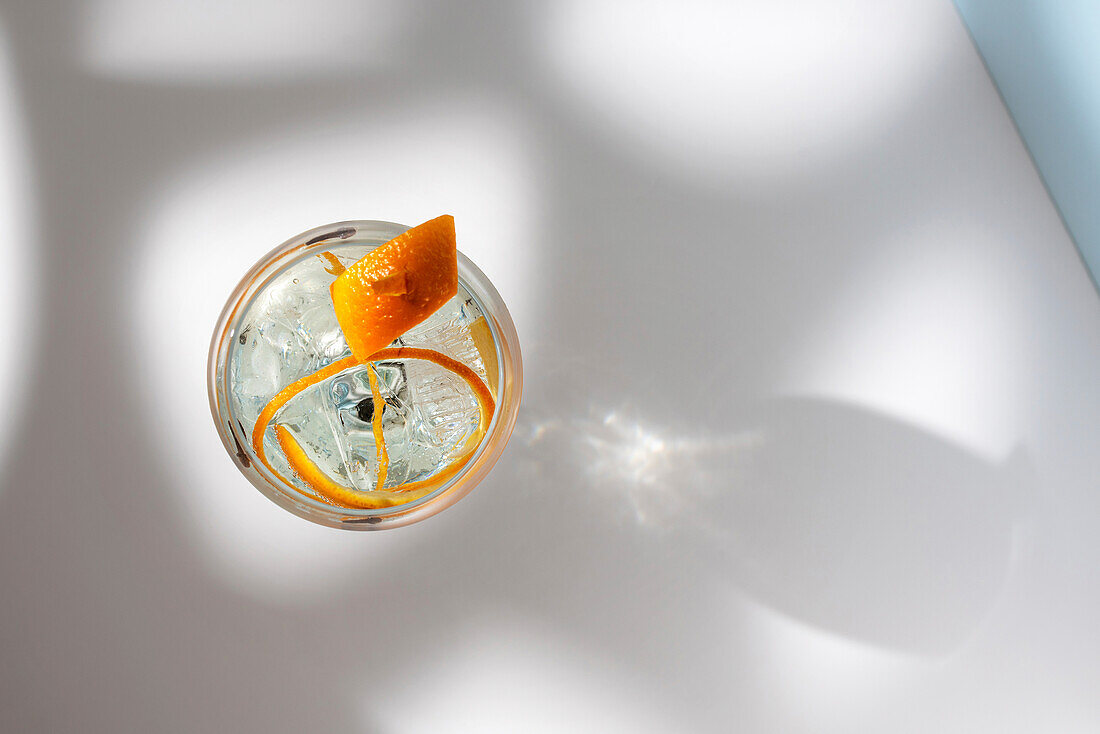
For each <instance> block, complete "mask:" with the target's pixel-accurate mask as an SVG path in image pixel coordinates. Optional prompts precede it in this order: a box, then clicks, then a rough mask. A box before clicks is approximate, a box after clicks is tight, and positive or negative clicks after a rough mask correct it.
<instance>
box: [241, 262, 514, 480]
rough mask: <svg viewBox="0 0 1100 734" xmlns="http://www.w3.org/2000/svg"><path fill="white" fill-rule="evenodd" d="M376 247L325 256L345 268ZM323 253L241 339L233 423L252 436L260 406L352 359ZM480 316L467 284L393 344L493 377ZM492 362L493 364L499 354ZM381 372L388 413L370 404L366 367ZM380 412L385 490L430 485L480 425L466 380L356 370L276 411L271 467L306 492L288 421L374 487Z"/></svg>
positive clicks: (430, 372)
mask: <svg viewBox="0 0 1100 734" xmlns="http://www.w3.org/2000/svg"><path fill="white" fill-rule="evenodd" d="M370 249H371V246H369V245H361V244H343V245H340V246H333V247H329V248H327V251H328V252H331V253H333V254H334V255H336V256H337V257H338V258H339V259H340V260H341V261H342V262H343V263H344V264H345V265H350V264H351V263H353V262H355V261H356V260H358V259H359V258H361V257H362V256H363V255H364V254H366V253H367V252H368V251H369V250H370ZM322 251H323V250H321V249H319V248H318V249H316V250H314V251H313V252H312V253H311V254H309V255H308V256H305V257H303V258H302V259H301V260H299V261H297V262H296V263H294V264H292V265H291V266H289V267H288V268H287V269H286V270H284V271H283V272H282V273H280V274H279V275H277V276H275V277H274V278H273V279H272V280H271V281H270V282H269V283H268V284H266V285H265V286H264V287H263V288H261V289H260V291H259V292H257V293H256V295H255V297H254V298H253V299H252V302H251V303H250V304H249V305H248V307H247V309H246V310H245V312H244V314H243V316H242V318H241V320H240V322H239V324H240V327H239V328H238V329H237V331H236V332H235V334H234V340H233V343H232V346H231V348H230V353H229V376H230V385H229V394H230V396H231V400H232V408H233V413H234V416H235V418H236V419H237V420H238V421H239V422H240V423H241V428H242V431H243V432H244V433H245V434H246V435H249V434H251V432H252V426H253V425H254V424H255V422H256V419H257V418H258V417H259V415H260V411H261V410H263V407H264V406H265V405H266V404H267V403H268V402H269V401H270V400H271V399H272V398H273V397H274V396H275V395H276V394H277V393H278V392H279V391H281V390H282V389H283V388H284V387H286V386H287V385H289V384H290V383H292V382H294V381H296V380H299V379H301V378H303V377H306V376H308V375H311V374H313V373H314V372H316V371H317V370H319V369H321V368H322V367H325V366H326V365H328V364H331V363H332V362H335V361H336V360H338V359H343V358H344V357H349V356H351V350H350V349H349V348H348V345H347V342H346V341H345V340H344V335H343V332H342V331H341V330H340V325H339V323H338V322H337V321H336V313H335V311H334V309H333V306H332V299H331V296H330V295H329V284H330V283H331V282H332V281H333V280H334V279H335V278H334V276H332V275H330V274H329V273H328V272H326V270H325V265H327V264H328V263H327V262H326V261H323V260H322V259H321V258H320V257H319V256H318V254H316V253H320V252H322ZM479 318H483V314H482V313H481V309H480V308H479V307H478V305H477V302H476V301H475V300H474V299H473V297H472V296H471V295H470V294H469V292H468V291H467V290H466V289H465V288H464V287H463V286H462V284H461V283H459V287H458V295H457V296H456V297H455V298H452V299H451V300H450V301H448V302H447V303H446V304H445V305H444V306H443V307H442V308H441V309H440V310H439V311H437V312H436V313H434V314H432V315H431V316H430V317H429V318H428V319H427V320H425V321H424V322H423V323H421V324H419V325H418V326H416V327H415V328H413V329H411V330H409V331H408V332H406V333H405V334H404V335H402V337H401V338H400V339H398V340H397V341H396V342H394V346H413V347H421V348H425V349H434V350H436V351H439V352H442V353H443V354H446V355H447V356H449V357H452V358H454V359H457V360H458V361H460V362H463V363H464V364H466V365H468V366H469V367H470V368H471V369H473V370H474V371H475V372H476V373H477V374H478V376H479V377H481V378H482V380H486V369H485V364H484V362H483V360H482V355H481V354H480V353H479V351H478V349H477V346H476V345H475V343H474V340H473V337H472V336H471V333H470V326H471V324H473V323H474V322H475V321H476V320H477V319H479ZM490 358H495V355H492V356H491V357H490ZM370 369H374V370H376V373H377V375H378V386H379V389H380V392H381V395H382V398H383V400H382V404H381V406H379V405H375V401H374V400H373V398H372V395H371V389H370V383H369V377H368V370H370ZM380 408H381V410H382V427H383V436H384V439H385V443H386V449H387V451H388V452H389V466H388V473H387V478H386V484H385V487H384V488H386V489H389V488H392V487H395V486H397V485H399V484H404V483H405V482H413V481H418V480H420V479H426V478H428V477H430V476H431V475H432V474H434V473H435V472H437V471H438V470H439V469H441V468H443V467H445V466H446V465H447V464H449V463H450V461H451V459H452V458H453V457H454V455H455V454H456V453H457V452H458V450H459V449H460V448H461V447H462V446H463V444H464V443H465V441H466V439H467V437H468V436H469V435H470V434H471V433H473V432H474V431H475V430H476V428H477V424H478V419H479V411H478V404H477V399H476V398H475V397H474V394H473V392H472V391H471V390H470V388H469V386H468V385H467V384H466V383H465V381H464V380H462V378H460V377H458V376H457V375H455V374H453V373H451V372H449V371H447V370H445V369H443V368H442V367H439V366H438V365H436V364H434V363H431V362H426V361H423V360H404V361H386V362H376V363H372V364H371V365H358V366H356V367H353V368H351V369H348V370H345V371H344V372H341V373H339V374H337V375H334V376H333V377H330V378H329V379H327V380H323V381H321V382H319V383H318V384H316V385H313V386H311V387H309V388H307V389H306V390H304V391H303V392H301V393H300V394H298V395H297V396H295V397H294V398H293V399H292V400H291V401H290V402H288V403H287V404H286V405H285V406H283V408H282V409H281V410H280V411H279V412H278V413H276V414H275V419H274V420H273V421H272V423H271V425H270V426H269V427H268V430H267V433H266V434H265V437H264V450H265V453H266V454H267V456H268V458H269V460H270V461H271V464H272V466H274V467H275V469H276V470H277V471H278V472H279V473H280V474H282V475H283V476H284V477H286V478H287V479H289V480H291V481H292V482H294V483H295V485H296V486H298V488H300V489H306V488H307V487H306V485H305V484H304V483H303V482H301V480H299V479H298V478H297V477H296V476H294V474H293V472H292V471H291V470H290V467H289V465H288V464H287V461H286V458H285V457H284V456H283V453H282V451H281V450H280V448H279V445H278V442H277V441H276V440H275V432H274V426H275V425H276V424H282V425H284V426H286V428H287V429H289V430H290V431H291V433H293V434H294V436H295V438H296V439H297V440H298V443H299V444H301V446H302V448H303V449H304V450H305V451H306V452H307V453H308V454H309V455H310V457H311V458H312V459H313V460H314V462H316V463H317V465H318V466H319V467H320V468H321V469H322V470H324V471H325V473H326V474H328V475H329V476H330V477H332V478H333V479H334V480H336V481H337V482H340V483H342V484H345V485H347V486H351V487H354V488H356V489H359V490H370V489H377V488H378V487H376V486H375V485H376V483H377V477H378V465H377V458H376V456H377V451H376V446H375V441H374V432H373V430H372V424H371V419H372V416H373V414H374V411H377V410H379V409H380Z"/></svg>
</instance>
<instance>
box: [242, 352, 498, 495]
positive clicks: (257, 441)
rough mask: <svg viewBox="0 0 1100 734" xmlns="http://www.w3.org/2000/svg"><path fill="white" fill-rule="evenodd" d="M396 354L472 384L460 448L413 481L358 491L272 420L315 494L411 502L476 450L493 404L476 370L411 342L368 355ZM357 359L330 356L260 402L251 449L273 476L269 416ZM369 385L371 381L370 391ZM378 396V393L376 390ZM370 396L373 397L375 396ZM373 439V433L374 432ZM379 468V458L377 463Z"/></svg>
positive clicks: (379, 358) (392, 356) (296, 470)
mask: <svg viewBox="0 0 1100 734" xmlns="http://www.w3.org/2000/svg"><path fill="white" fill-rule="evenodd" d="M398 359H423V360H427V361H429V362H433V363H435V364H437V365H439V366H440V367H443V368H444V369H446V370H449V371H451V372H454V373H455V374H457V375H458V376H459V377H461V378H462V379H463V380H465V381H466V383H467V384H468V385H469V386H470V389H471V390H473V392H474V396H475V397H476V398H477V403H478V409H479V418H478V425H477V430H476V431H474V432H473V433H472V434H471V435H470V437H469V438H467V439H466V442H465V443H464V444H463V446H462V449H461V450H460V451H459V453H458V455H457V456H456V457H455V458H454V459H453V460H452V461H451V463H450V464H448V465H447V466H446V467H444V468H443V469H442V470H440V471H439V472H437V473H436V474H434V475H432V476H431V477H428V478H427V479H422V480H419V481H416V482H408V483H406V484H402V485H399V486H398V487H395V488H393V489H392V490H379V489H376V490H371V491H367V492H361V491H358V490H353V489H349V488H348V487H345V486H343V485H341V484H338V483H336V482H334V481H332V479H330V478H329V477H328V476H326V475H325V473H324V472H323V471H321V469H320V468H319V467H318V466H317V465H316V464H315V463H314V462H313V461H312V460H311V459H310V458H309V456H308V455H306V453H305V451H304V450H303V449H302V447H301V445H300V444H299V443H298V442H297V440H295V438H294V436H293V435H291V433H290V431H289V430H287V429H286V428H285V427H283V426H281V425H278V426H276V427H275V437H276V439H277V441H278V443H279V446H280V448H282V450H283V454H284V455H285V456H286V459H287V462H288V463H289V464H290V467H291V469H293V470H294V473H295V474H296V475H297V476H298V477H299V478H301V479H302V481H304V482H305V483H306V484H308V485H309V486H310V487H311V488H313V490H314V491H315V492H317V493H318V495H320V497H319V498H320V499H322V500H323V501H326V502H329V503H330V504H335V505H337V506H342V507H354V508H363V509H369V508H380V507H392V506H393V505H399V504H404V503H407V502H412V501H413V500H415V499H419V498H420V497H423V496H425V495H427V494H429V493H430V492H432V491H434V490H435V489H437V488H438V487H440V486H442V485H443V483H445V482H446V481H447V480H449V479H450V478H451V477H453V476H454V475H455V474H457V473H458V472H459V471H460V470H461V469H462V468H463V467H464V466H465V465H466V464H467V463H468V462H469V460H470V459H471V458H472V457H473V455H474V452H475V451H476V450H477V447H478V445H479V444H480V443H481V439H482V438H483V437H484V436H485V434H486V432H487V431H488V429H489V422H490V421H491V420H492V416H493V411H494V410H495V409H496V403H495V401H494V399H493V396H492V394H491V393H490V392H489V388H488V387H487V386H486V385H485V383H484V382H482V380H481V378H480V377H479V376H478V374H477V373H476V372H474V371H473V370H472V369H470V368H469V367H468V366H466V365H465V364H463V363H462V362H459V361H458V360H456V359H453V358H451V357H448V356H447V355H445V354H441V353H439V352H436V351H434V350H431V349H419V348H416V347H396V348H387V349H381V350H379V351H377V352H375V353H374V354H372V355H371V357H370V361H372V362H381V361H386V360H398ZM357 364H361V362H359V361H358V360H357V359H356V358H355V357H345V358H344V359H341V360H338V361H336V362H333V363H332V364H330V365H329V366H328V367H325V368H323V369H321V370H318V371H317V372H314V373H313V374H312V375H309V376H308V377H303V378H302V379H300V380H297V381H296V382H293V383H291V384H290V385H288V386H287V387H286V388H284V389H283V390H282V391H281V392H280V393H279V394H278V395H276V396H275V397H274V398H273V399H272V400H271V402H269V403H268V404H267V405H265V406H264V409H263V410H262V411H261V412H260V416H259V418H258V419H257V420H256V425H255V427H254V428H253V431H252V448H253V449H254V450H255V451H256V455H257V456H258V457H259V458H260V461H261V462H262V463H263V465H264V466H265V467H267V469H268V471H270V472H271V473H272V474H274V475H275V476H276V477H278V478H279V479H282V480H283V481H284V482H286V483H287V484H290V482H287V480H286V479H285V478H284V477H283V476H282V475H280V474H279V473H278V472H277V471H275V469H274V468H272V466H271V464H270V462H268V460H267V457H266V455H265V453H264V447H263V437H264V433H265V432H266V430H267V426H268V424H269V423H270V422H271V420H272V418H274V417H275V413H276V412H277V411H278V410H279V408H281V407H282V406H283V405H285V404H286V403H287V402H288V401H289V400H290V399H291V398H293V397H294V396H295V395H297V394H298V393H300V392H302V391H303V390H305V389H306V388H307V387H309V386H310V385H314V384H316V383H318V382H320V381H321V380H324V379H327V378H329V377H331V376H333V375H335V374H337V373H339V372H342V371H344V370H346V369H348V368H349V367H354V366H355V365H357ZM373 388H374V385H372V394H373ZM379 397H380V395H379ZM375 399H376V400H377V399H378V398H375ZM381 412H382V411H381V410H380V409H379V407H378V404H377V403H376V408H375V416H379V415H380V414H381ZM375 436H376V440H377V433H376V434H375ZM379 468H380V469H381V464H380V465H379ZM375 486H378V487H380V486H381V483H376V485H375Z"/></svg>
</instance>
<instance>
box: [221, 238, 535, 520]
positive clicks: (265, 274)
mask: <svg viewBox="0 0 1100 734" xmlns="http://www.w3.org/2000/svg"><path fill="white" fill-rule="evenodd" d="M407 229H408V227H407V226H406V225H403V224H397V223H395V222H387V221H381V220H347V221H342V222H334V223H332V224H326V225H322V226H320V227H314V228H313V229H310V230H307V231H305V232H302V233H301V234H299V235H296V236H294V237H291V238H290V239H288V240H286V241H285V242H283V243H282V244H281V245H279V246H278V247H275V248H274V249H272V250H271V251H269V252H268V253H266V254H265V255H264V256H263V257H261V258H260V259H259V260H258V261H257V262H256V264H255V265H253V266H252V267H251V268H250V269H249V270H248V272H247V273H245V275H244V277H242V278H241V280H240V282H239V283H238V284H237V286H236V287H235V288H234V289H233V291H232V293H230V295H229V298H228V299H227V301H226V304H225V306H224V307H223V309H222V311H221V314H220V315H219V317H218V322H217V325H216V326H215V328H214V333H213V336H212V338H211V341H210V351H209V355H208V359H207V393H208V398H209V401H210V412H211V415H212V417H213V419H214V423H215V425H216V426H217V430H218V435H219V436H220V437H221V440H222V445H223V446H224V447H225V450H226V452H227V453H228V454H229V455H230V457H231V459H232V460H233V463H234V465H235V466H236V467H237V469H238V470H239V471H240V472H241V473H242V474H244V476H245V477H246V478H247V479H248V480H249V482H250V483H251V484H252V485H253V486H254V487H255V488H256V489H258V490H259V491H260V492H261V493H262V494H263V495H265V496H266V497H267V498H268V499H270V500H272V501H273V502H275V503H276V504H277V505H279V506H280V507H282V508H283V509H285V510H288V511H290V512H292V513H294V514H296V515H298V516H299V517H303V518H305V519H307V520H311V521H313V522H316V523H319V524H321V525H327V526H329V527H336V528H343V529H358V530H375V529H382V528H393V527H400V526H403V525H408V524H410V523H413V522H417V521H419V520H423V519H425V518H427V517H430V516H432V515H434V514H436V513H438V512H441V511H442V510H444V509H446V508H447V507H450V506H451V505H453V504H454V503H455V502H457V501H458V500H460V499H462V498H463V497H465V496H466V495H467V494H469V493H470V492H471V491H472V490H473V489H474V487H476V486H477V485H478V484H479V483H480V482H481V481H482V480H483V479H484V478H485V476H486V474H488V472H489V470H490V469H491V468H492V467H493V465H494V464H495V463H496V461H497V459H499V458H500V455H501V453H502V452H503V450H504V447H505V445H506V444H507V442H508V438H509V436H510V435H511V433H512V430H513V428H514V427H515V422H516V416H517V414H518V411H519V402H520V397H521V393H522V385H523V364H522V359H521V356H520V349H519V337H518V334H517V333H516V329H515V324H514V323H513V322H512V318H511V315H510V314H509V313H508V308H507V306H505V304H504V301H503V300H502V299H501V297H500V294H499V293H497V290H496V288H494V287H493V284H492V283H491V282H490V281H489V279H488V278H487V277H486V276H485V274H484V273H483V272H482V271H481V270H480V269H479V268H478V267H477V266H476V265H475V264H474V263H473V262H472V261H471V260H470V259H469V258H468V257H466V256H465V255H464V254H463V253H462V252H459V253H458V278H459V282H460V284H461V285H462V286H463V287H464V288H465V290H466V291H467V292H468V293H469V294H470V296H471V297H473V299H474V300H475V302H476V303H477V305H478V307H479V308H480V309H481V311H482V314H483V315H484V316H485V317H486V322H487V324H488V326H489V331H490V334H491V335H492V337H493V344H494V346H495V347H496V352H497V367H498V375H499V379H498V381H497V395H496V396H495V397H496V406H495V409H494V411H493V416H492V419H491V421H490V423H489V427H488V429H487V431H486V434H485V437H484V438H483V439H482V441H481V444H480V445H479V446H478V448H477V450H476V451H475V452H474V455H473V457H472V458H471V459H470V460H469V461H468V462H467V464H466V466H464V467H463V468H462V470H461V471H459V472H458V473H457V474H456V475H455V476H454V477H451V478H450V479H449V480H448V481H447V482H445V483H444V484H443V485H442V486H441V487H439V488H437V489H436V490H434V491H433V492H431V493H430V494H428V495H425V496H424V497H421V498H419V499H417V500H413V501H412V502H409V503H407V504H402V505H396V506H394V507H386V508H370V509H368V508H343V507H334V506H332V505H329V504H326V503H324V502H321V501H320V500H317V499H315V498H313V497H310V496H309V495H307V494H305V493H303V492H302V491H301V490H299V489H298V488H297V487H294V486H292V485H289V484H288V483H286V482H283V481H282V480H280V479H279V478H277V477H276V476H275V475H273V474H272V473H271V472H269V471H268V470H267V468H266V467H264V466H262V465H261V464H260V463H259V462H258V461H257V460H256V457H255V453H254V452H253V450H252V447H251V444H250V441H249V433H250V432H249V431H248V430H246V429H245V427H244V426H243V425H241V424H240V422H239V420H237V419H236V418H235V416H234V415H233V411H232V409H231V404H230V401H229V383H230V381H229V351H230V345H231V344H232V339H233V338H235V337H236V335H237V329H236V327H237V324H238V321H239V320H240V317H241V316H242V315H243V314H244V313H245V312H246V311H247V308H248V306H249V304H251V303H252V301H253V299H254V298H255V296H256V294H257V293H259V292H260V291H261V290H262V289H263V288H264V287H266V286H267V285H268V284H269V283H270V282H271V280H272V279H273V278H275V277H277V276H278V275H279V274H281V273H282V272H283V271H284V269H285V268H286V267H287V266H288V265H290V264H291V262H292V261H293V260H295V259H297V257H298V256H299V255H301V254H302V253H304V252H306V251H308V250H310V249H311V248H314V247H320V246H324V245H326V244H327V245H328V246H330V247H331V246H332V245H333V244H336V243H337V242H364V240H365V242H364V243H365V244H372V243H373V244H375V246H377V245H380V244H383V243H385V242H388V241H389V240H391V239H393V238H394V237H396V236H397V235H399V234H401V233H402V232H404V231H405V230H407ZM374 240H377V242H374ZM231 419H232V420H231ZM234 421H236V422H237V425H233V422H234Z"/></svg>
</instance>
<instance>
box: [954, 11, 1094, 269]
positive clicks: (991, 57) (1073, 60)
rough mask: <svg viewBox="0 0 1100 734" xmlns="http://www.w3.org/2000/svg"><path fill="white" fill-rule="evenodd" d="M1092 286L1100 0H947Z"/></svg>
mask: <svg viewBox="0 0 1100 734" xmlns="http://www.w3.org/2000/svg"><path fill="white" fill-rule="evenodd" d="M955 5H956V6H957V7H958V9H959V12H960V13H961V15H962V17H963V20H964V21H965V22H966V25H967V26H968V27H969V29H970V35H971V36H972V37H973V39H974V42H975V44H977V46H978V51H979V52H980V53H981V55H982V57H983V58H984V59H985V63H986V66H987V67H988V68H989V72H990V74H992V76H993V81H994V82H995V83H996V84H997V87H998V88H999V89H1000V92H1001V96H1002V97H1003V98H1004V100H1005V104H1007V105H1008V109H1009V112H1010V113H1011V114H1012V117H1013V118H1014V119H1015V121H1016V126H1017V128H1018V129H1019V130H1020V135H1021V136H1023V139H1024V143H1025V144H1026V145H1027V147H1028V149H1029V150H1030V151H1031V155H1032V158H1034V160H1035V164H1036V165H1037V166H1038V167H1039V172H1040V173H1041V174H1042V176H1043V179H1044V180H1045V182H1046V185H1047V189H1048V190H1049V191H1050V195H1051V198H1053V199H1054V202H1055V204H1056V205H1057V206H1058V208H1059V210H1060V211H1061V214H1062V218H1063V220H1064V221H1065V223H1066V227H1067V228H1068V229H1069V232H1070V235H1071V236H1072V237H1073V239H1074V240H1075V241H1076V242H1077V247H1078V248H1079V249H1080V250H1081V255H1082V257H1083V258H1084V260H1085V262H1086V264H1087V265H1088V266H1089V268H1090V269H1091V271H1092V277H1093V282H1094V283H1098V284H1100V205H1098V202H1097V197H1098V196H1100V0H955Z"/></svg>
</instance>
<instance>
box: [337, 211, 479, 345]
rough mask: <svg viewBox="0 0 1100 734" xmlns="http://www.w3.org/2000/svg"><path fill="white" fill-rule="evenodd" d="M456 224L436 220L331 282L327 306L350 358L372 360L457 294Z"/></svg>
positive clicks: (378, 249) (446, 218) (397, 239)
mask: <svg viewBox="0 0 1100 734" xmlns="http://www.w3.org/2000/svg"><path fill="white" fill-rule="evenodd" d="M457 253H458V250H457V249H456V247H455V220H454V217H452V216H450V215H445V216H442V217H436V218H435V219H431V220H429V221H427V222H424V223H423V224H421V225H418V226H416V227H413V228H412V229H410V230H408V231H406V232H404V233H403V234H400V235H398V236H397V237H394V238H393V239H392V240H390V241H389V242H387V243H386V244H384V245H379V246H378V247H376V248H374V249H373V250H371V251H370V252H368V253H367V254H366V255H365V256H363V257H362V258H360V259H359V260H357V261H356V262H355V263H353V264H352V265H350V266H349V267H348V268H347V269H346V270H344V271H343V272H342V273H340V275H339V276H337V278H336V280H334V281H333V282H332V285H331V286H330V289H329V290H330V291H331V293H332V305H333V307H334V308H335V310H336V320H337V321H339V322H340V328H341V329H342V330H343V332H344V338H345V339H347V342H348V346H349V347H351V353H352V354H354V355H355V356H356V357H358V358H359V359H360V360H362V361H364V362H365V361H367V360H370V359H373V358H374V357H373V355H374V353H375V352H377V351H378V350H379V349H383V348H384V347H386V346H388V345H389V344H390V343H392V342H393V340H394V339H396V338H398V337H399V336H401V335H402V334H404V333H405V332H406V331H408V330H409V329H411V328H412V327H414V326H416V325H417V324H419V323H420V322H421V321H423V320H424V319H426V318H428V317H429V316H431V315H432V314H433V313H435V312H436V311H438V310H439V309H440V307H441V306H443V304H445V303H446V302H447V301H449V300H451V299H452V298H454V296H455V294H457V293H458V254H457Z"/></svg>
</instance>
